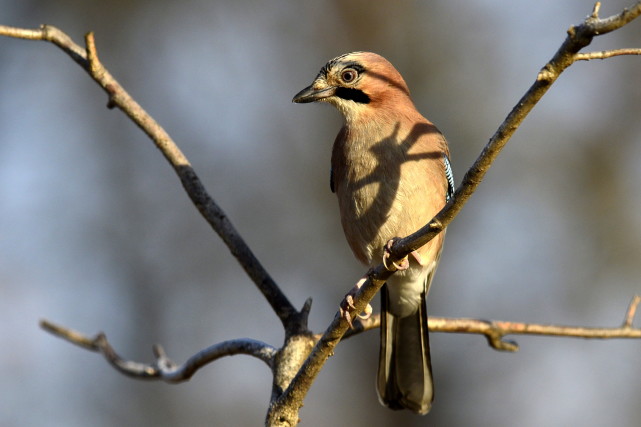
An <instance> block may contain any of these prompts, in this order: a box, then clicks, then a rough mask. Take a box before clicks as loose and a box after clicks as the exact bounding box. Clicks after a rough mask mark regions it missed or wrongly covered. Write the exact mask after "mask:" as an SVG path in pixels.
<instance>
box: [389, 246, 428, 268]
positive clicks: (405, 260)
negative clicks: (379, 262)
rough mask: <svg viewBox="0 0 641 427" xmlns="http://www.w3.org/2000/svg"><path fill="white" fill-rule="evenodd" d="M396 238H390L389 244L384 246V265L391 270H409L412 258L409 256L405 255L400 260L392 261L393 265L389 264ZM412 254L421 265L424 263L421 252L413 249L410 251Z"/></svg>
mask: <svg viewBox="0 0 641 427" xmlns="http://www.w3.org/2000/svg"><path fill="white" fill-rule="evenodd" d="M394 240H395V239H390V240H389V241H388V242H387V244H386V245H385V246H384V247H383V265H384V266H385V268H386V269H387V270H389V271H396V270H399V271H403V270H407V269H408V268H409V266H410V260H409V257H407V256H406V257H405V258H403V259H401V260H400V261H399V262H394V261H392V262H391V264H392V267H390V266H389V265H388V263H389V262H390V261H389V258H390V256H391V251H392V245H393V244H394ZM410 255H411V256H412V257H413V258H414V259H415V260H416V262H418V263H419V265H423V258H422V257H421V254H419V253H418V252H417V251H412V252H410Z"/></svg>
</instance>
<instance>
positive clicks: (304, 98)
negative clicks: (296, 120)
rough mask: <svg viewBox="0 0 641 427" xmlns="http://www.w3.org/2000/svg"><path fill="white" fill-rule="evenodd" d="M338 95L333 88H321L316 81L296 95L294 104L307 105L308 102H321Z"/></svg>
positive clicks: (293, 100)
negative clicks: (335, 94)
mask: <svg viewBox="0 0 641 427" xmlns="http://www.w3.org/2000/svg"><path fill="white" fill-rule="evenodd" d="M334 93H336V88H335V87H333V86H329V87H319V84H318V81H315V82H314V83H312V84H311V85H310V86H307V87H306V88H305V89H303V90H301V91H300V92H298V93H297V94H296V95H294V98H293V99H292V102H295V103H297V104H306V103H308V102H314V101H319V100H321V99H324V98H328V97H330V96H332V95H334Z"/></svg>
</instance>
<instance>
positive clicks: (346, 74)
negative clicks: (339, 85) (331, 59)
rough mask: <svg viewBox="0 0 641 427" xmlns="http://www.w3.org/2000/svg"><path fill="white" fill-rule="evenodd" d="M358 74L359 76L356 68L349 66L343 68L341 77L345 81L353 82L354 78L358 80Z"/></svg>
mask: <svg viewBox="0 0 641 427" xmlns="http://www.w3.org/2000/svg"><path fill="white" fill-rule="evenodd" d="M356 76H358V73H357V72H356V70H354V69H352V68H348V69H346V70H343V72H342V73H341V79H342V80H343V81H344V82H345V83H351V82H353V81H354V80H356Z"/></svg>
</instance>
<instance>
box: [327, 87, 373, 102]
mask: <svg viewBox="0 0 641 427" xmlns="http://www.w3.org/2000/svg"><path fill="white" fill-rule="evenodd" d="M334 95H336V96H338V97H339V98H342V99H347V100H349V101H354V102H358V103H359V104H369V101H370V99H369V96H367V94H365V92H363V91H362V90H360V89H354V88H350V87H339V88H336V92H335V93H334Z"/></svg>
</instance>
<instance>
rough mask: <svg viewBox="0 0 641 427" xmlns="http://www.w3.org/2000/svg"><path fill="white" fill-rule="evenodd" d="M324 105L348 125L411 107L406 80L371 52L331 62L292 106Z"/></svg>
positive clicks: (341, 57)
mask: <svg viewBox="0 0 641 427" xmlns="http://www.w3.org/2000/svg"><path fill="white" fill-rule="evenodd" d="M316 101H324V102H328V103H330V104H332V105H333V106H335V107H336V108H337V109H338V110H339V111H340V112H341V113H342V114H343V116H344V117H345V119H346V121H347V122H348V123H351V122H355V121H358V120H361V119H367V118H369V117H370V116H372V115H374V114H380V113H382V112H384V111H390V112H393V111H394V110H398V107H399V105H403V104H405V103H407V102H409V103H410V104H411V102H412V101H411V100H410V97H409V89H408V88H407V84H406V83H405V80H403V77H401V75H400V73H399V72H398V71H396V68H394V66H393V65H392V64H390V62H389V61H387V60H386V59H385V58H383V57H382V56H380V55H377V54H375V53H371V52H352V53H347V54H345V55H341V56H338V57H336V58H334V59H332V60H331V61H329V62H328V63H327V64H325V66H324V67H323V68H321V70H320V72H319V73H318V75H317V76H316V78H315V79H314V81H313V82H312V84H311V85H309V86H308V87H306V88H305V89H303V90H301V91H300V92H298V93H297V94H296V95H295V96H294V99H292V102H296V103H307V102H316Z"/></svg>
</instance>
